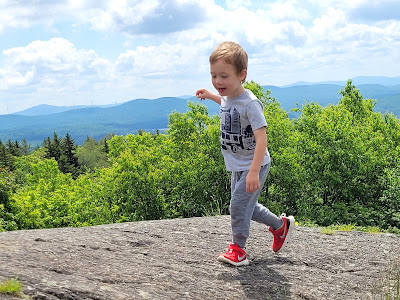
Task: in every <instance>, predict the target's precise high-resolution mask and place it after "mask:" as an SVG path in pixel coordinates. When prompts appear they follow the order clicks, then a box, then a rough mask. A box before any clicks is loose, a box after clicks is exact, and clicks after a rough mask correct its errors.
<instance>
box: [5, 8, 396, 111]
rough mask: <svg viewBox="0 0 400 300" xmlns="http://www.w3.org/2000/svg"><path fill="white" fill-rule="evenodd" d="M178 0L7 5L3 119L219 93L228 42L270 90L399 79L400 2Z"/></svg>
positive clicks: (251, 76)
mask: <svg viewBox="0 0 400 300" xmlns="http://www.w3.org/2000/svg"><path fill="white" fill-rule="evenodd" d="M167 4H168V5H167ZM167 4H166V3H164V2H161V1H159V0H154V1H143V0H141V1H140V0H123V1H117V0H110V1H98V2H92V1H81V2H78V1H58V2H56V1H54V2H49V1H45V0H39V1H35V3H34V4H30V3H28V2H20V1H18V2H15V1H12V0H4V1H1V3H0V15H1V18H0V44H1V45H2V47H1V52H0V114H12V113H15V112H18V111H22V110H25V109H27V108H29V107H33V106H37V105H40V104H47V105H53V106H74V105H91V104H92V103H95V104H96V105H108V104H112V103H123V102H126V101H129V99H137V98H148V99H156V98H159V97H162V96H164V95H189V94H190V95H191V94H193V95H194V94H195V91H196V90H197V89H199V88H208V89H210V90H213V87H212V85H211V80H210V74H209V63H208V57H209V55H210V54H211V52H212V50H213V49H214V48H215V46H216V45H217V44H218V43H220V42H222V41H225V40H231V41H234V42H237V43H239V44H241V45H242V46H243V48H244V50H245V51H246V52H247V53H248V56H249V70H248V78H250V79H252V80H254V81H255V82H257V83H259V84H262V85H274V86H278V87H283V86H287V85H291V84H293V83H296V82H299V81H305V82H310V83H313V82H321V81H343V80H347V79H348V78H354V77H358V76H385V77H398V76H400V71H399V70H400V51H398V49H399V48H400V13H399V12H400V3H399V2H398V1H395V0H380V1H377V0H373V1H371V0H357V1H353V2H348V1H345V0H327V1H316V0H305V1H299V0H272V1H268V2H266V1H261V0H245V1H238V0H204V1H203V0H202V1H200V0H170V1H168V2H167ZM238 20H239V21H238ZM176 97H178V96H176Z"/></svg>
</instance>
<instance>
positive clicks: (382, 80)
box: [282, 76, 400, 88]
mask: <svg viewBox="0 0 400 300" xmlns="http://www.w3.org/2000/svg"><path fill="white" fill-rule="evenodd" d="M352 81H353V84H355V85H356V86H358V85H362V84H379V85H384V86H390V85H399V84H400V77H385V76H358V77H354V78H353V79H352ZM346 82H347V80H346V81H322V82H321V81H320V82H306V81H298V82H295V83H292V84H289V85H285V86H282V87H283V88H286V87H291V86H296V85H315V84H334V85H340V86H345V85H346Z"/></svg>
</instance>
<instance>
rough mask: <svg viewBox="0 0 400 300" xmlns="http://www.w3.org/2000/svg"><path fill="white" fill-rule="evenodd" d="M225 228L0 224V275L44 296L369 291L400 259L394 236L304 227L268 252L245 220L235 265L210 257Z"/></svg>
mask: <svg viewBox="0 0 400 300" xmlns="http://www.w3.org/2000/svg"><path fill="white" fill-rule="evenodd" d="M230 232H231V231H230V223H229V216H221V217H204V218H190V219H174V220H160V221H143V222H134V223H123V224H111V225H102V226H93V227H83V228H60V229H45V230H22V231H14V232H3V233H0V281H3V280H4V279H6V278H12V277H16V278H18V279H19V280H20V281H21V282H22V283H23V284H24V293H25V294H26V295H29V296H30V297H31V298H32V299H51V300H52V299H93V300H103V299H110V300H117V299H368V298H369V297H370V294H371V291H373V290H374V286H375V285H376V283H377V282H379V280H380V278H381V276H383V274H384V273H385V270H386V269H387V268H388V267H390V265H391V264H393V262H394V261H395V260H398V259H399V257H400V240H399V238H398V237H397V236H394V235H390V234H369V233H364V232H354V231H353V232H336V233H335V234H330V235H327V234H322V233H321V230H320V229H318V228H307V227H296V231H295V232H294V234H293V236H292V238H291V240H290V241H289V243H288V245H287V248H286V249H285V250H284V251H283V252H282V253H280V254H278V255H276V254H274V253H272V250H271V244H272V235H271V234H270V233H269V232H268V231H267V230H266V228H265V226H263V225H261V224H257V223H253V224H252V228H251V236H250V238H249V240H248V245H247V252H248V254H249V255H250V265H249V266H245V267H240V268H235V267H231V266H229V265H225V264H222V263H219V262H217V261H216V257H217V255H218V254H219V253H220V252H223V251H225V250H226V248H227V246H228V244H229V242H230ZM2 297H3V298H4V299H11V298H10V297H6V296H4V295H3V296H2V295H1V294H0V299H3V298H2Z"/></svg>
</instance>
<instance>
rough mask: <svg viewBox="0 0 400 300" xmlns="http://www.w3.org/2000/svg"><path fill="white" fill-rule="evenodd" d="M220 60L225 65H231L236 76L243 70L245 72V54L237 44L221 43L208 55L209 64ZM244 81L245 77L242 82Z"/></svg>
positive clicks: (246, 61) (246, 60)
mask: <svg viewBox="0 0 400 300" xmlns="http://www.w3.org/2000/svg"><path fill="white" fill-rule="evenodd" d="M221 58H222V59H223V60H224V61H225V63H227V64H230V65H233V66H234V68H235V69H236V73H237V74H239V73H240V72H242V71H243V70H244V69H246V70H247V63H248V57H247V53H246V51H244V50H243V48H242V46H240V45H239V44H236V43H234V42H223V43H221V44H219V45H218V46H217V48H215V50H214V51H213V52H212V53H211V55H210V64H213V63H215V62H216V61H217V60H219V59H221ZM245 80H246V77H245V78H244V79H243V82H244V81H245Z"/></svg>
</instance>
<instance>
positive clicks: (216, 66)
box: [210, 59, 247, 98]
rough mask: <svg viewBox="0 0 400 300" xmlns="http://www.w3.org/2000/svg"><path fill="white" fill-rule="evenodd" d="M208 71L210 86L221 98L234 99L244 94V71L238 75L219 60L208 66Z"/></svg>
mask: <svg viewBox="0 0 400 300" xmlns="http://www.w3.org/2000/svg"><path fill="white" fill-rule="evenodd" d="M210 71H211V81H212V84H213V86H214V87H215V89H216V90H217V91H218V93H219V94H220V95H221V96H228V97H229V98H235V97H237V96H240V95H241V94H242V93H243V92H244V88H243V86H242V81H243V80H244V79H245V78H246V74H247V70H246V69H244V70H243V71H242V72H240V73H239V74H238V73H237V72H236V69H235V67H234V66H233V65H231V64H227V63H226V62H225V61H224V60H223V59H219V60H217V61H216V62H215V63H212V64H210Z"/></svg>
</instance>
